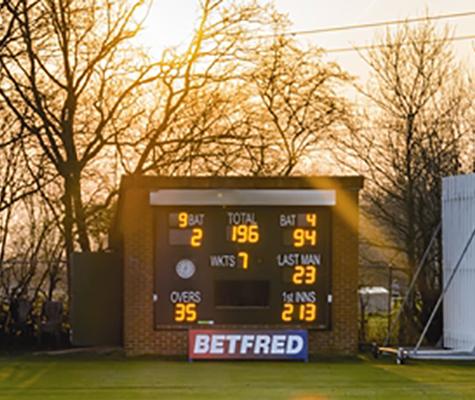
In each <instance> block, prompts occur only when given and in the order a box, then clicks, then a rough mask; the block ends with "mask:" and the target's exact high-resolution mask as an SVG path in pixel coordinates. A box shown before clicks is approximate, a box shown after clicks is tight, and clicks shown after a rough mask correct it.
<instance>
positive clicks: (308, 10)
mask: <svg viewBox="0 0 475 400" xmlns="http://www.w3.org/2000/svg"><path fill="white" fill-rule="evenodd" d="M262 2H263V3H264V0H262ZM197 4H198V1H197V0H155V4H154V6H153V8H152V10H151V12H150V15H149V18H148V20H147V23H146V29H145V31H144V32H143V33H142V36H141V39H140V40H141V41H142V42H143V43H145V44H146V45H147V46H148V47H150V48H151V52H152V53H156V54H157V55H158V54H159V53H160V52H161V50H162V49H163V48H164V47H167V46H170V45H177V44H179V43H183V42H186V40H187V38H189V35H190V34H191V32H192V31H193V22H194V20H195V19H196V17H197ZM275 4H276V7H277V9H278V10H279V11H281V12H283V13H287V14H288V15H289V16H290V19H291V20H292V22H293V23H294V24H293V27H292V30H309V29H316V28H326V27H333V26H344V25H353V24H359V23H370V22H381V21H388V20H394V19H404V18H414V17H421V16H425V15H441V14H449V13H458V12H467V11H474V10H475V3H474V2H473V1H470V0H431V1H427V0H398V1H392V0H351V1H348V0H332V1H331V2H328V1H323V0H276V1H275ZM436 24H437V25H438V26H441V27H443V26H444V24H450V25H451V26H452V27H453V29H454V36H462V35H463V36H465V35H475V16H469V17H462V18H453V19H444V20H441V21H436ZM384 30H385V28H368V29H354V30H349V31H343V32H333V33H323V34H315V35H301V36H299V37H298V38H299V40H301V41H303V42H311V43H315V44H317V45H319V46H322V47H324V48H326V49H335V48H345V47H352V46H358V45H367V44H370V43H371V42H372V41H373V40H374V38H375V35H377V34H378V33H381V32H384ZM454 46H455V48H456V51H457V54H458V56H459V57H460V58H461V59H462V60H465V61H466V62H467V64H468V63H471V65H473V62H474V61H475V55H474V54H475V50H474V49H475V40H464V41H459V42H455V43H454ZM328 59H329V60H335V61H337V62H339V63H340V64H341V65H342V66H343V67H344V68H345V69H346V70H347V71H349V72H350V73H352V74H354V75H359V76H361V77H362V78H363V79H364V77H365V74H366V71H367V70H366V67H365V65H364V63H363V62H362V60H361V59H360V57H359V56H358V55H357V53H355V52H341V53H331V54H329V55H328Z"/></svg>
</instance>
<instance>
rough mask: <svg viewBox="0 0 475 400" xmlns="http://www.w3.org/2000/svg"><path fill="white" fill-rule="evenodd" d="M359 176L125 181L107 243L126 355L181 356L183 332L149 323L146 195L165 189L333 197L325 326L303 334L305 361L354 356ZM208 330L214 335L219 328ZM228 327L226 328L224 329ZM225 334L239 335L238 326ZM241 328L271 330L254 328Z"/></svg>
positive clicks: (150, 230) (151, 275) (150, 243)
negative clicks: (116, 272)
mask: <svg viewBox="0 0 475 400" xmlns="http://www.w3.org/2000/svg"><path fill="white" fill-rule="evenodd" d="M362 185H363V179H362V178H361V177H292V178H241V177H236V178H222V177H209V178H205V177H203V178H185V177H183V178H169V177H144V176H138V177H137V176H130V177H125V178H124V179H123V181H122V184H121V188H120V200H119V206H118V212H117V220H116V224H115V232H114V235H113V236H114V238H115V239H114V242H115V243H116V246H117V247H120V251H121V256H122V263H123V284H124V293H123V301H124V303H123V307H124V308H123V344H124V348H125V351H126V354H128V355H141V354H156V355H167V356H171V355H186V354H187V347H188V336H187V335H188V331H187V329H179V328H176V327H174V328H173V327H170V328H163V329H162V328H160V329H158V328H157V326H156V324H155V322H154V315H155V314H154V302H153V296H154V285H155V281H154V280H155V263H156V258H159V257H160V255H159V254H155V252H156V246H155V232H156V231H155V226H154V224H155V218H154V212H155V210H154V206H153V205H151V201H150V194H151V193H152V192H154V191H157V190H164V189H185V188H186V189H190V188H191V189H214V188H219V189H227V188H232V189H236V188H239V189H256V188H259V189H291V190H292V189H317V190H329V191H332V192H334V193H335V199H336V202H335V205H334V206H332V207H331V230H330V232H331V240H330V243H331V296H332V300H331V316H330V319H331V326H330V329H326V330H309V353H310V354H311V355H315V354H322V353H327V354H328V353H331V354H354V353H356V351H357V340H358V334H357V329H358V324H357V318H358V305H357V304H358V303H357V289H358V193H359V190H360V189H361V188H362ZM219 328H220V326H219V325H214V326H213V329H219ZM226 328H230V326H226ZM232 328H236V329H241V328H243V326H242V325H241V326H239V327H238V326H234V327H232ZM245 328H251V329H262V328H270V327H269V326H263V325H261V324H255V325H246V326H245Z"/></svg>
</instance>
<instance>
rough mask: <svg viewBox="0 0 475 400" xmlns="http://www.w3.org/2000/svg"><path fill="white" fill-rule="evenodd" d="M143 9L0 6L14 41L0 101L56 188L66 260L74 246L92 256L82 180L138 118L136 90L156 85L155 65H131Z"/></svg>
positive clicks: (7, 46) (1, 68) (8, 48)
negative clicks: (57, 182) (115, 138)
mask: <svg viewBox="0 0 475 400" xmlns="http://www.w3.org/2000/svg"><path fill="white" fill-rule="evenodd" d="M142 3H143V2H142V1H137V2H109V1H105V0H104V1H103V0H86V1H75V0H74V1H65V0H41V1H29V0H17V1H13V0H5V1H3V9H2V17H4V18H8V19H9V21H11V26H12V28H11V29H10V31H11V32H14V33H15V34H14V36H15V40H5V41H4V42H3V43H2V44H3V47H2V49H1V51H2V57H1V58H0V76H1V79H2V85H1V86H0V98H1V99H2V100H3V101H4V102H5V104H6V105H7V106H8V108H9V110H10V111H11V112H12V113H13V114H14V115H15V116H16V118H17V120H18V122H19V124H20V125H21V127H22V128H23V129H24V130H25V131H26V132H27V134H28V135H29V137H30V138H31V139H32V140H30V141H29V142H28V144H29V145H30V146H31V148H27V149H26V150H25V153H26V154H30V152H37V149H40V153H41V154H42V155H44V156H45V158H46V159H47V162H48V163H49V165H51V166H52V168H53V169H54V171H56V173H57V174H58V176H60V177H61V179H62V181H63V184H62V191H61V193H59V196H58V193H56V196H57V197H59V198H60V199H61V203H62V208H63V213H64V218H63V219H62V221H61V222H62V225H63V232H64V236H65V244H66V253H67V256H69V254H70V253H71V252H72V251H73V249H74V248H75V242H76V240H77V243H78V245H79V247H80V249H81V250H83V251H89V250H90V249H91V243H90V237H89V229H88V221H87V210H86V207H85V205H84V197H83V196H84V188H83V182H82V181H83V175H84V173H85V171H87V170H88V168H89V167H90V165H91V163H92V162H93V161H94V160H96V159H97V158H98V157H99V156H100V155H101V154H102V151H103V149H104V148H105V147H106V145H107V144H108V143H110V142H111V141H112V140H111V138H112V137H113V135H114V134H115V132H116V131H117V130H121V129H124V126H128V125H129V124H130V121H131V120H133V119H134V118H136V117H137V115H138V114H140V110H137V109H136V107H135V104H134V99H135V98H134V93H135V91H136V89H137V88H139V87H140V86H142V85H144V84H146V83H148V82H150V81H153V80H154V79H155V76H154V75H153V69H154V67H155V65H153V64H151V63H140V62H137V60H140V57H141V56H140V54H138V53H137V50H136V49H135V48H132V46H131V45H130V44H129V41H130V39H132V38H133V37H134V36H135V35H136V34H137V32H138V31H139V29H140V26H141V25H140V21H139V22H137V18H136V13H137V10H138V8H139V7H140V6H141V5H142ZM7 15H8V17H7ZM10 36H11V35H10ZM93 184H94V183H93V182H89V185H93Z"/></svg>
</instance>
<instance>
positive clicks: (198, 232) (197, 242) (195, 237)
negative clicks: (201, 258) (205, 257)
mask: <svg viewBox="0 0 475 400" xmlns="http://www.w3.org/2000/svg"><path fill="white" fill-rule="evenodd" d="M201 239H203V229H201V228H193V231H192V234H191V240H190V244H191V247H200V246H201Z"/></svg>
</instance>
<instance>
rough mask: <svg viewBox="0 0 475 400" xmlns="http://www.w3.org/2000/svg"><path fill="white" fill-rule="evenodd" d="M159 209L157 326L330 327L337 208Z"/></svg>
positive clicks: (170, 207)
mask: <svg viewBox="0 0 475 400" xmlns="http://www.w3.org/2000/svg"><path fill="white" fill-rule="evenodd" d="M154 210H155V276H156V280H155V295H154V302H155V327H156V328H157V329H161V328H171V327H173V328H187V327H197V326H202V327H212V326H214V325H228V326H229V325H239V326H242V325H261V324H262V325H273V326H293V327H295V326H303V327H305V328H308V329H329V328H330V304H331V207H329V206H313V205H304V206H302V205H298V206H292V205H270V206H265V205H256V206H249V205H230V206H227V205H180V206H174V205H158V206H155V207H154Z"/></svg>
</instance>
